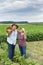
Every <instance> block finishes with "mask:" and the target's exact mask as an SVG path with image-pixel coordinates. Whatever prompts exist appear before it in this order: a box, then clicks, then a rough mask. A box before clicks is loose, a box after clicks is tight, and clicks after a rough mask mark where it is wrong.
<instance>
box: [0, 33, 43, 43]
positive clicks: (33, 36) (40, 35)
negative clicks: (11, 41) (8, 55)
mask: <svg viewBox="0 0 43 65" xmlns="http://www.w3.org/2000/svg"><path fill="white" fill-rule="evenodd" d="M6 39H7V36H6V35H0V43H1V42H6ZM40 40H43V33H35V34H28V33H27V42H29V41H40Z"/></svg>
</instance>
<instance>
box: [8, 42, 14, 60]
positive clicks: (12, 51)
mask: <svg viewBox="0 0 43 65" xmlns="http://www.w3.org/2000/svg"><path fill="white" fill-rule="evenodd" d="M14 50H15V45H11V44H9V43H8V57H9V59H13V56H14Z"/></svg>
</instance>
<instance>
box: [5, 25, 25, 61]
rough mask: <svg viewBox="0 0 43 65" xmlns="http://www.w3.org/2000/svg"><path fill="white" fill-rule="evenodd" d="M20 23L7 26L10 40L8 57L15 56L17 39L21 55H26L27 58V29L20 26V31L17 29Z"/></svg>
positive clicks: (8, 40) (8, 39)
mask: <svg viewBox="0 0 43 65" xmlns="http://www.w3.org/2000/svg"><path fill="white" fill-rule="evenodd" d="M17 28H18V25H17V24H12V25H11V27H7V28H6V32H7V42H8V57H9V59H11V60H12V59H13V57H14V50H15V46H16V41H17V39H18V41H17V43H18V46H19V49H20V53H21V56H24V57H25V58H26V34H25V29H24V28H20V30H19V31H17Z"/></svg>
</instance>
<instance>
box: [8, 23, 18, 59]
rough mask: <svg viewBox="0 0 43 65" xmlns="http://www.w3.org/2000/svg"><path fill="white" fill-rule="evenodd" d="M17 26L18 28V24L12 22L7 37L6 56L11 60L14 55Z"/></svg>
mask: <svg viewBox="0 0 43 65" xmlns="http://www.w3.org/2000/svg"><path fill="white" fill-rule="evenodd" d="M17 28H18V26H17V25H16V24H13V25H12V33H11V34H10V35H9V36H8V37H7V42H8V57H9V59H11V60H12V59H13V57H14V50H15V45H16V39H17Z"/></svg>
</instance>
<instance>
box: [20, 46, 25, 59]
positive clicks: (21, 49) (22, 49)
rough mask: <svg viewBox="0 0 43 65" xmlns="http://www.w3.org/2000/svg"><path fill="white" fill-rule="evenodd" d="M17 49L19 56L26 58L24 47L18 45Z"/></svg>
mask: <svg viewBox="0 0 43 65" xmlns="http://www.w3.org/2000/svg"><path fill="white" fill-rule="evenodd" d="M19 49H20V53H21V56H24V57H25V58H26V46H20V45H19Z"/></svg>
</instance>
